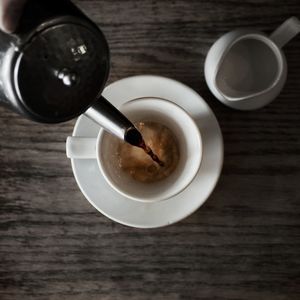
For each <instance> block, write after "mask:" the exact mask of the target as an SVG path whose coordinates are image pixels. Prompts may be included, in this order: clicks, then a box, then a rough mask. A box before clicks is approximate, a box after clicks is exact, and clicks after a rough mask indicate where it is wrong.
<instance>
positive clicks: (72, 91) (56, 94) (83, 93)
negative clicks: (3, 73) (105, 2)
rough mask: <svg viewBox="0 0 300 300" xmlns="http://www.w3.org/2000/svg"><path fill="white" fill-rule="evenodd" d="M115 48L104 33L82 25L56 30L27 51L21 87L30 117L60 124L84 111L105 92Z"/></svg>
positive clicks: (19, 74)
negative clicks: (109, 43) (107, 40)
mask: <svg viewBox="0 0 300 300" xmlns="http://www.w3.org/2000/svg"><path fill="white" fill-rule="evenodd" d="M108 72H109V50H108V46H107V42H106V40H105V38H104V36H103V34H102V33H101V31H100V30H99V31H98V30H97V29H94V28H93V27H91V28H88V27H86V26H83V25H80V24H73V23H66V24H60V25H55V26H52V27H50V28H48V29H45V30H44V31H42V32H40V33H38V34H37V35H35V36H34V37H33V38H32V39H31V41H30V42H29V43H28V44H27V45H26V46H25V47H24V49H22V50H21V55H20V56H19V59H18V62H17V64H16V67H15V74H14V76H15V77H14V78H15V88H16V92H17V94H18V97H19V99H20V101H21V102H22V104H23V105H24V107H25V109H26V110H27V111H28V113H29V117H30V118H32V119H34V120H36V121H40V122H46V123H58V122H63V121H67V120H70V119H72V118H74V117H76V116H78V115H80V114H81V113H83V112H84V111H85V110H86V109H87V108H88V107H89V106H90V105H91V104H92V103H93V101H95V100H96V97H97V96H98V95H99V94H100V93H101V92H102V90H103V87H104V85H105V82H106V80H107V77H108Z"/></svg>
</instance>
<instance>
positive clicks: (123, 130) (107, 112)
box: [85, 96, 143, 146]
mask: <svg viewBox="0 0 300 300" xmlns="http://www.w3.org/2000/svg"><path fill="white" fill-rule="evenodd" d="M85 115H86V116H87V117H88V118H89V119H91V120H93V121H94V122H96V123H97V124H99V125H100V126H101V127H103V129H104V130H106V131H107V132H109V133H111V134H113V135H115V136H117V137H118V138H119V139H121V140H124V141H126V142H128V143H130V144H132V145H134V146H139V144H140V143H141V142H142V141H143V138H142V136H141V134H140V133H139V131H138V130H137V129H136V128H135V127H134V125H133V124H132V123H131V122H130V121H129V120H128V119H127V118H126V117H125V116H124V115H123V114H122V113H121V112H120V111H119V110H118V109H117V108H116V107H114V106H113V105H112V104H111V103H110V102H109V101H108V100H106V99H105V98H104V97H102V96H101V97H100V98H99V99H98V100H97V101H96V102H95V104H94V105H93V106H92V107H90V108H89V109H88V110H87V111H86V112H85ZM133 137H134V138H133Z"/></svg>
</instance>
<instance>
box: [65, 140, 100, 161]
mask: <svg viewBox="0 0 300 300" xmlns="http://www.w3.org/2000/svg"><path fill="white" fill-rule="evenodd" d="M96 144H97V139H96V138H84V137H71V136H69V137H68V138H67V142H66V152H67V157H68V158H75V159H95V158H97V153H96Z"/></svg>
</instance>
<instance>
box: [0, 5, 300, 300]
mask: <svg viewBox="0 0 300 300" xmlns="http://www.w3.org/2000/svg"><path fill="white" fill-rule="evenodd" d="M75 3H76V4H78V5H79V6H80V7H81V8H82V9H83V10H84V11H85V12H86V13H87V14H88V15H89V16H90V17H91V18H93V19H94V20H95V21H96V22H97V23H98V24H99V26H101V28H102V29H103V31H104V32H105V34H106V36H107V38H108V40H109V44H110V47H111V54H112V70H111V77H110V80H109V82H113V81H115V80H117V79H120V78H124V77H127V76H131V75H137V74H158V75H163V76H168V77H173V78H175V79H177V80H180V81H182V82H184V83H186V84H188V85H190V86H191V87H193V88H194V89H195V90H196V91H197V92H199V93H200V94H201V95H202V96H203V97H204V98H205V99H206V100H207V102H208V104H209V105H210V106H211V108H212V109H213V110H214V112H215V114H216V116H217V118H218V120H219V122H220V125H221V128H222V131H223V134H224V141H225V164H224V169H223V172H222V176H221V179H220V181H219V184H218V186H217V188H216V190H215V191H214V193H213V194H212V196H211V197H210V199H209V200H208V201H207V202H206V203H205V205H204V206H203V207H202V208H201V209H199V210H198V211H197V212H196V213H194V214H193V215H192V216H191V217H189V218H187V219H186V220H184V221H182V222H180V223H178V224H176V225H173V226H170V227H166V228H161V229H155V230H139V229H133V228H128V227H125V226H122V225H119V224H116V223H114V222H112V221H110V220H109V219H107V218H106V217H104V216H102V215H101V214H100V213H98V212H97V211H96V210H95V209H94V208H93V207H92V206H91V205H90V204H89V203H88V202H87V201H86V200H85V198H84V196H83V195H82V194H81V193H80V191H79V189H78V187H77V185H76V182H75V180H74V178H73V175H72V171H71V166H70V162H69V160H68V159H67V158H66V156H65V139H66V137H67V136H68V135H70V134H71V132H72V128H73V125H74V121H73V122H69V123H67V124H62V125H55V126H49V125H40V124H34V123H31V122H29V121H27V120H25V119H23V118H21V117H19V116H17V115H16V114H14V113H12V112H10V111H8V110H6V109H4V108H0V201H1V204H0V218H1V219H0V299H1V300H8V299H9V300H18V299H22V300H27V299H38V300H43V299H57V300H61V299H72V300H79V299H80V300H85V299H88V300H93V299H101V300H127V299H128V300H144V299H151V300H152V299H155V300H176V299H186V300H190V299H263V300H282V299H288V300H291V299H295V300H296V299H300V192H299V188H300V55H299V53H300V51H299V49H300V37H297V38H296V39H294V40H293V41H292V42H291V43H290V44H289V45H287V46H286V47H285V53H286V56H287V61H288V65H289V74H288V79H287V83H286V86H285V88H284V90H283V92H282V93H281V95H280V96H279V97H278V99H277V100H276V101H275V102H274V103H272V104H271V105H269V106H268V107H266V108H264V109H262V110H260V111H254V112H238V111H233V110H231V109H229V108H226V107H225V106H223V105H222V104H220V103H219V102H217V101H216V100H215V99H214V97H213V96H212V94H211V93H210V92H209V90H208V88H207V86H206V84H205V81H204V76H203V63H204V59H205V56H206V53H207V51H208V49H209V47H210V46H211V45H212V43H213V42H214V41H215V40H216V39H217V38H218V37H219V36H221V35H222V34H223V33H225V32H227V31H229V30H232V29H234V28H236V27H239V26H251V27H254V28H257V29H260V30H263V31H266V32H267V33H270V32H271V31H272V30H273V29H275V28H276V27H277V26H278V25H279V24H280V23H281V22H283V21H284V20H285V19H286V18H288V17H290V16H291V15H296V16H298V17H300V2H299V0H287V1H273V0H264V1H258V0H248V1H235V0H232V1H216V0H213V1H209V0H202V1H198V0H195V1H185V0H173V1H171V0H170V1H156V0H153V1H150V0H139V1H138V0H136V1H133V0H119V1H111V0H99V1H98V0H76V1H75ZM186 200H187V201H188V199H186Z"/></svg>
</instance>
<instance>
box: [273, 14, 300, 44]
mask: <svg viewBox="0 0 300 300" xmlns="http://www.w3.org/2000/svg"><path fill="white" fill-rule="evenodd" d="M298 33H300V21H299V19H298V18H296V17H291V18H289V19H287V20H286V21H285V22H284V23H283V24H281V25H280V26H279V27H278V28H277V29H276V30H275V31H274V32H273V33H272V34H271V35H270V39H271V40H273V42H274V43H275V44H276V45H277V46H278V47H279V48H282V47H283V46H284V45H285V44H287V43H288V42H289V41H290V40H291V39H293V38H294V37H295V36H296V35H297V34H298Z"/></svg>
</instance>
